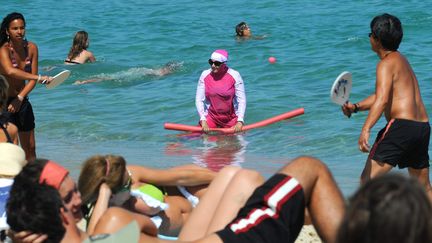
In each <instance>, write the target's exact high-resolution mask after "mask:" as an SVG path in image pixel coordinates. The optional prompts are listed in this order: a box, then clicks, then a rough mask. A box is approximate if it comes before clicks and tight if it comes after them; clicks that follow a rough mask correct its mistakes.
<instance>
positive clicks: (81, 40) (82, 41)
mask: <svg viewBox="0 0 432 243" xmlns="http://www.w3.org/2000/svg"><path fill="white" fill-rule="evenodd" d="M89 43H90V41H89V38H88V33H87V32H85V31H84V30H81V31H78V32H77V33H76V34H75V37H74V39H73V42H72V47H71V49H70V51H69V54H68V56H67V58H66V59H65V61H64V63H65V64H69V65H73V64H84V63H86V62H95V61H96V58H95V56H94V55H93V53H92V52H91V51H88V50H87V48H88V47H89Z"/></svg>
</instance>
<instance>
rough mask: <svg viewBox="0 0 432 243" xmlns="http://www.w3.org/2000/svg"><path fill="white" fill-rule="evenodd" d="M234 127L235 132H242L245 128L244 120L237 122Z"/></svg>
mask: <svg viewBox="0 0 432 243" xmlns="http://www.w3.org/2000/svg"><path fill="white" fill-rule="evenodd" d="M233 128H234V132H241V131H242V128H243V122H241V121H238V122H237V124H235V126H233Z"/></svg>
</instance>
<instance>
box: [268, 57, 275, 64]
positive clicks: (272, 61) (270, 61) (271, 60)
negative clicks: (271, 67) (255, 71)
mask: <svg viewBox="0 0 432 243" xmlns="http://www.w3.org/2000/svg"><path fill="white" fill-rule="evenodd" d="M268 61H269V63H275V62H276V58H275V57H269V59H268Z"/></svg>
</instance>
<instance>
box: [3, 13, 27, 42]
mask: <svg viewBox="0 0 432 243" xmlns="http://www.w3.org/2000/svg"><path fill="white" fill-rule="evenodd" d="M16 19H21V20H22V21H23V22H24V26H25V24H26V22H25V19H24V16H23V15H22V14H20V13H17V12H13V13H10V14H8V15H7V16H6V17H4V19H3V21H2V24H1V29H0V46H2V45H3V44H4V43H6V42H8V39H9V38H8V34H7V33H6V31H7V29H8V28H9V25H10V23H11V22H12V21H14V20H16Z"/></svg>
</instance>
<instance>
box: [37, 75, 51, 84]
mask: <svg viewBox="0 0 432 243" xmlns="http://www.w3.org/2000/svg"><path fill="white" fill-rule="evenodd" d="M53 79H54V78H53V77H50V76H45V75H44V76H40V78H38V80H37V81H38V83H41V84H49V83H51V81H52V80H53Z"/></svg>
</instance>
